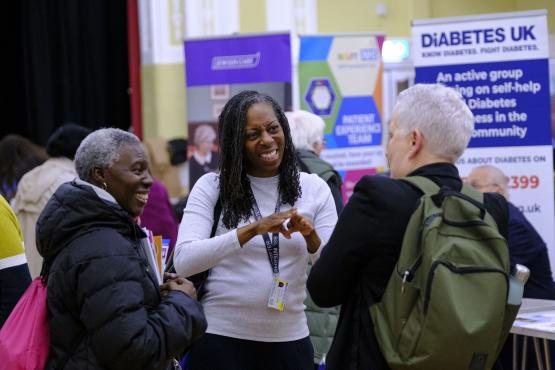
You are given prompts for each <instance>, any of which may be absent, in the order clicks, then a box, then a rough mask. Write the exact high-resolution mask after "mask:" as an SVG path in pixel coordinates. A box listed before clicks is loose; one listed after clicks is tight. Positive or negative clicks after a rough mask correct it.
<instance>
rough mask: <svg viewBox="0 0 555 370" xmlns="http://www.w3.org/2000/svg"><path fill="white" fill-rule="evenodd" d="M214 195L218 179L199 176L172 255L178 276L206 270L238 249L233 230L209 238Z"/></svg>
mask: <svg viewBox="0 0 555 370" xmlns="http://www.w3.org/2000/svg"><path fill="white" fill-rule="evenodd" d="M218 193H219V192H218V177H217V175H216V174H213V173H210V174H206V175H204V176H202V177H201V178H200V179H199V180H198V181H197V182H196V183H195V186H194V187H193V190H191V193H190V194H189V199H188V201H187V206H186V207H185V210H184V211H183V219H182V220H181V224H180V225H179V232H178V235H177V243H176V245H175V253H174V266H175V270H176V272H177V273H178V274H179V275H182V276H191V275H193V274H196V273H199V272H201V271H205V270H208V269H210V268H212V267H214V266H215V265H216V264H218V263H219V262H220V261H221V260H223V259H224V258H226V257H227V256H229V255H230V254H233V253H234V252H236V251H237V250H239V249H241V245H240V244H239V239H237V231H236V230H235V229H233V230H230V231H229V232H227V233H225V234H222V235H218V236H214V237H213V238H210V231H211V230H212V225H213V223H214V207H215V205H216V201H217V199H218ZM216 234H217V233H216Z"/></svg>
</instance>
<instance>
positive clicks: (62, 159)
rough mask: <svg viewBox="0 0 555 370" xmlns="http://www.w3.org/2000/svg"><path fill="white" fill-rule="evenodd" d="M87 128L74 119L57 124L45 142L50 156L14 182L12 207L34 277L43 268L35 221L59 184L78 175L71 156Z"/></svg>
mask: <svg viewBox="0 0 555 370" xmlns="http://www.w3.org/2000/svg"><path fill="white" fill-rule="evenodd" d="M90 132H91V130H89V129H88V128H85V127H82V126H79V125H76V124H74V123H66V124H64V125H62V126H60V127H59V128H58V129H57V130H56V131H54V133H53V134H52V135H51V136H50V138H49V139H48V142H47V144H46V153H47V154H48V155H49V156H50V158H49V159H48V160H47V161H46V162H44V163H43V164H41V165H40V166H37V167H35V168H33V169H32V170H31V171H29V172H27V173H26V174H25V175H23V177H22V178H21V180H20V181H19V183H18V185H17V193H16V195H15V198H14V199H13V202H12V203H13V209H14V212H15V214H16V216H17V218H18V219H19V222H20V224H21V229H22V230H23V235H24V240H25V255H26V256H27V263H28V265H29V271H30V272H31V277H32V278H33V279H34V278H36V277H37V276H39V274H40V270H41V268H42V257H41V256H40V255H39V253H38V252H37V246H36V243H35V225H36V223H37V220H38V218H39V215H40V213H41V212H42V210H43V209H44V206H45V205H46V202H48V199H50V197H51V196H52V194H54V192H55V191H56V189H57V188H58V186H60V185H61V184H63V183H64V182H68V181H71V180H73V179H75V178H76V177H77V172H75V166H74V164H73V157H74V156H75V152H76V151H77V148H78V147H79V144H81V141H82V140H83V139H84V138H85V137H86V136H87V135H88V134H89V133H90Z"/></svg>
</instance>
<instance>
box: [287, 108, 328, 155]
mask: <svg viewBox="0 0 555 370" xmlns="http://www.w3.org/2000/svg"><path fill="white" fill-rule="evenodd" d="M285 116H286V117H287V121H289V127H290V128H291V138H292V139H293V145H294V146H295V148H296V149H305V150H313V146H314V144H316V143H318V142H321V141H322V139H323V137H324V129H325V128H326V123H325V122H324V120H323V119H322V118H321V117H320V116H317V115H316V114H314V113H310V112H307V111H304V110H298V111H294V112H286V113H285Z"/></svg>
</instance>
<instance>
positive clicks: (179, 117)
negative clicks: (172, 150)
mask: <svg viewBox="0 0 555 370" xmlns="http://www.w3.org/2000/svg"><path fill="white" fill-rule="evenodd" d="M141 77H142V81H141V95H142V109H143V114H142V117H143V138H145V139H151V138H159V137H162V138H166V139H173V138H175V137H187V119H186V117H187V115H186V110H185V104H186V100H185V71H184V66H183V64H154V65H143V66H142V67H141Z"/></svg>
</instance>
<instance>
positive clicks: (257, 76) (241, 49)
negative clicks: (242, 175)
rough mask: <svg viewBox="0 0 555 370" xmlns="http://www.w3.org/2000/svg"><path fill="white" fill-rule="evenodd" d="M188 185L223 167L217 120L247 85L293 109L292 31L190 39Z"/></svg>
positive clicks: (187, 68)
mask: <svg viewBox="0 0 555 370" xmlns="http://www.w3.org/2000/svg"><path fill="white" fill-rule="evenodd" d="M185 75H186V85H187V87H186V93H187V120H188V125H189V126H188V129H189V131H188V132H189V140H188V146H189V147H188V150H187V151H188V153H189V160H188V161H187V163H188V164H189V179H190V182H189V189H192V188H193V185H194V184H195V182H196V181H197V180H198V178H200V177H201V176H202V175H204V174H205V173H207V172H215V171H217V167H218V147H217V142H218V141H217V137H216V133H217V131H218V130H217V120H218V116H219V115H220V112H221V111H222V109H223V107H224V105H225V103H226V102H227V101H228V100H229V99H230V98H231V97H232V96H234V95H235V94H237V93H239V92H241V91H243V90H256V91H258V92H261V93H265V94H268V95H270V96H271V97H272V98H274V99H275V100H276V102H277V103H278V104H280V105H281V107H282V108H283V109H284V110H291V95H292V90H291V77H292V56H291V37H290V35H289V33H279V34H260V35H236V36H229V37H213V38H198V39H188V40H185Z"/></svg>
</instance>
